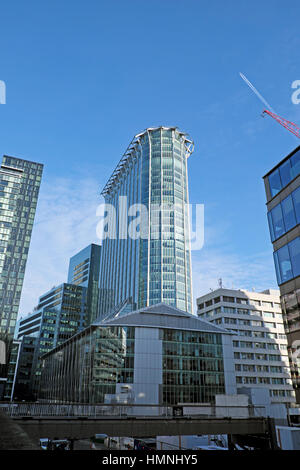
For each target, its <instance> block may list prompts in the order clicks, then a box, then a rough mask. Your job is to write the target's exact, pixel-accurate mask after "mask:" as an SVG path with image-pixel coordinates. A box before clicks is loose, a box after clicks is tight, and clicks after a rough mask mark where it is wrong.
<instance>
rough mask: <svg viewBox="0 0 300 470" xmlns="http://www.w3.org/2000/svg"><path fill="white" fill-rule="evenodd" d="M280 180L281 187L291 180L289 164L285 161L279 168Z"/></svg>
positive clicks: (288, 161)
mask: <svg viewBox="0 0 300 470" xmlns="http://www.w3.org/2000/svg"><path fill="white" fill-rule="evenodd" d="M279 172H280V178H281V183H282V187H284V186H286V185H287V184H288V183H289V182H290V181H291V179H292V177H291V162H290V160H287V161H286V162H284V163H283V164H282V165H280V167H279Z"/></svg>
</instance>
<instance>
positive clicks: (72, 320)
mask: <svg viewBox="0 0 300 470" xmlns="http://www.w3.org/2000/svg"><path fill="white" fill-rule="evenodd" d="M86 295H87V288H86V287H82V286H76V285H73V284H67V283H63V284H61V285H60V286H57V287H53V288H52V289H51V291H49V292H47V293H46V294H44V295H42V296H41V297H40V298H39V303H38V306H37V307H36V309H35V310H34V312H33V313H32V314H30V315H28V316H27V317H25V318H22V319H21V320H20V321H19V324H18V331H17V335H16V336H17V339H18V341H22V344H21V349H20V354H19V360H18V364H17V366H16V367H15V366H14V365H13V364H11V363H10V365H9V366H10V367H9V368H10V370H11V374H10V375H11V379H10V380H8V382H7V386H6V391H5V398H7V399H10V398H11V397H14V396H18V398H19V399H25V398H26V397H27V396H34V397H37V394H38V390H39V386H40V375H41V361H40V357H41V356H42V355H43V354H45V353H46V352H48V351H51V350H52V349H53V348H55V347H56V346H58V345H60V344H62V343H63V342H64V341H66V340H67V339H69V338H71V337H72V336H73V335H74V334H76V333H77V332H78V331H80V330H82V329H83V328H84V326H85V316H86ZM29 344H30V346H29ZM29 349H30V351H28V350H29ZM29 355H32V358H31V359H30V360H28V358H29ZM14 373H15V376H16V378H15V379H14V380H13V379H12V376H13V375H14ZM25 378H26V379H25ZM21 393H23V394H24V395H23V396H21Z"/></svg>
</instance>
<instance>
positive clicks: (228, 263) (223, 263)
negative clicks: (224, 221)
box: [192, 248, 278, 307]
mask: <svg viewBox="0 0 300 470" xmlns="http://www.w3.org/2000/svg"><path fill="white" fill-rule="evenodd" d="M192 270H193V293H194V307H195V302H196V299H197V297H200V296H201V295H204V294H207V293H208V292H209V291H210V289H217V288H218V287H219V285H218V280H219V279H220V278H221V279H222V283H223V287H225V288H228V289H232V288H234V289H247V290H252V289H255V290H256V291H257V292H258V291H262V290H265V289H269V288H270V289H278V285H277V282H276V275H275V268H274V264H273V257H272V252H269V251H268V252H264V253H255V254H253V255H252V256H239V255H237V254H224V253H220V251H218V250H217V249H213V248H211V249H205V250H202V251H201V252H199V253H197V254H196V253H192Z"/></svg>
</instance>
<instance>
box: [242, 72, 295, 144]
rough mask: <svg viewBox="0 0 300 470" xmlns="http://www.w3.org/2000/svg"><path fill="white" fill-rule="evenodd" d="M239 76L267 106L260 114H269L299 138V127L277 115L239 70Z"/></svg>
mask: <svg viewBox="0 0 300 470" xmlns="http://www.w3.org/2000/svg"><path fill="white" fill-rule="evenodd" d="M240 77H241V78H242V79H243V80H244V82H245V83H246V84H247V85H248V86H249V87H250V88H251V90H252V91H253V92H254V93H255V94H256V96H257V97H258V98H259V99H260V101H262V102H263V104H264V105H265V106H266V107H267V108H268V109H264V110H263V112H262V116H263V117H265V115H266V114H268V115H269V116H271V117H272V118H273V119H275V121H277V122H278V123H279V124H281V125H282V126H283V127H285V129H287V130H288V131H290V132H291V133H292V134H294V135H295V136H296V137H298V139H300V127H298V126H297V125H296V124H295V123H294V122H291V121H288V120H287V119H285V118H283V117H281V116H279V115H278V114H276V113H275V111H274V109H273V108H272V107H271V106H270V105H269V103H268V102H267V101H266V100H265V98H264V97H263V96H262V95H261V94H260V93H259V92H258V91H257V89H256V88H255V86H254V85H252V83H251V82H249V80H248V79H247V78H246V77H245V75H243V74H242V73H241V72H240Z"/></svg>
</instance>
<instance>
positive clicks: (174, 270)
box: [99, 127, 193, 317]
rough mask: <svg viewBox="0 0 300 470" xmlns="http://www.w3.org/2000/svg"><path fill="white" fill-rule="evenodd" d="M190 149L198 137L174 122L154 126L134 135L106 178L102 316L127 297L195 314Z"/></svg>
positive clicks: (142, 303) (137, 305)
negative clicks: (190, 200) (189, 193)
mask: <svg viewBox="0 0 300 470" xmlns="http://www.w3.org/2000/svg"><path fill="white" fill-rule="evenodd" d="M192 151H193V141H191V140H190V139H189V138H188V136H187V134H185V133H183V132H181V131H179V130H178V129H177V128H176V127H156V128H148V129H146V130H145V131H144V132H142V133H140V134H137V135H136V136H135V137H134V138H133V140H132V141H131V143H130V145H129V147H128V148H127V150H126V152H125V154H124V155H123V157H122V158H121V160H120V162H119V164H118V165H117V167H116V169H115V170H114V172H113V174H112V175H111V177H110V178H109V180H108V182H107V183H106V185H105V187H104V189H103V191H102V195H103V196H104V198H105V204H106V211H107V212H106V214H107V225H106V227H104V229H105V236H104V239H103V241H102V256H101V268H100V302H99V315H100V317H102V316H104V315H105V314H107V313H109V312H110V311H112V310H113V309H115V308H117V307H118V306H119V307H120V306H122V304H124V303H126V301H129V302H131V303H132V305H133V308H142V307H145V306H149V305H153V304H157V303H160V302H164V303H167V304H169V305H172V306H174V307H177V308H179V309H182V310H185V311H187V312H191V311H192V289H191V257H190V229H189V218H188V208H187V206H186V205H187V204H188V202H189V196H188V176H187V158H188V157H189V156H190V154H191V153H192ZM137 225H138V226H139V228H138V229H137ZM107 227H108V230H107ZM133 228H134V229H133ZM135 229H137V230H135Z"/></svg>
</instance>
